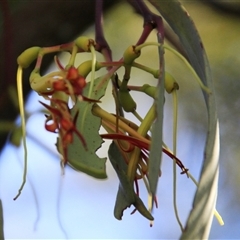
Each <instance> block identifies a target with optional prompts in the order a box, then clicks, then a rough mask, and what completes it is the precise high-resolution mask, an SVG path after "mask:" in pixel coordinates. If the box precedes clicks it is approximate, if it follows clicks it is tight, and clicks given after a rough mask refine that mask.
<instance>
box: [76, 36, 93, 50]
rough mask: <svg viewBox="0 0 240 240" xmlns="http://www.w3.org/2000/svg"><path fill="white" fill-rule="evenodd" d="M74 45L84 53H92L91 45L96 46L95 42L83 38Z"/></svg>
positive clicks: (78, 39) (79, 38)
mask: <svg viewBox="0 0 240 240" xmlns="http://www.w3.org/2000/svg"><path fill="white" fill-rule="evenodd" d="M74 43H75V44H76V46H77V47H78V48H80V49H82V50H83V51H84V52H90V45H95V44H96V43H95V41H94V40H93V39H91V38H88V37H85V36H81V37H78V38H77V39H76V40H75V41H74Z"/></svg>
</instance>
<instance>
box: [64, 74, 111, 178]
mask: <svg viewBox="0 0 240 240" xmlns="http://www.w3.org/2000/svg"><path fill="white" fill-rule="evenodd" d="M108 80H109V78H108V79H106V80H105V81H104V82H103V81H102V78H101V77H100V78H97V79H96V80H95V81H94V87H93V89H94V91H93V92H94V94H93V99H95V100H98V99H100V98H101V97H102V96H104V94H105V91H106V87H107V84H108ZM100 83H102V84H101V87H99V84H100ZM89 85H90V83H88V85H87V86H86V88H85V89H84V95H85V96H86V95H87V93H88V89H89ZM93 104H94V103H90V102H86V101H78V102H77V103H76V104H75V105H74V107H73V108H72V110H71V115H72V116H73V117H74V116H75V114H76V113H77V112H79V116H78V119H77V123H76V126H77V129H78V130H79V132H80V133H81V134H82V135H83V137H84V139H85V141H86V144H87V150H86V149H85V148H84V146H83V144H82V142H81V141H80V139H79V138H78V136H76V134H74V139H73V143H72V144H71V145H69V147H68V164H69V165H70V166H71V167H73V168H74V169H76V170H78V171H81V172H84V173H87V174H88V175H90V176H93V177H95V178H106V177H107V174H106V167H105V163H106V158H99V157H98V156H97V155H96V153H95V152H96V151H97V150H98V149H99V148H100V147H101V145H102V143H103V140H102V138H101V137H100V136H99V128H100V126H101V119H100V118H99V117H97V116H94V115H93V114H92V106H93Z"/></svg>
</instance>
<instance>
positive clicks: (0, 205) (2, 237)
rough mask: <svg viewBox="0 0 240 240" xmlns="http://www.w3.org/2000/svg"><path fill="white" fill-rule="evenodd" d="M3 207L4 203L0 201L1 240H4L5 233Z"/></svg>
mask: <svg viewBox="0 0 240 240" xmlns="http://www.w3.org/2000/svg"><path fill="white" fill-rule="evenodd" d="M3 226H4V224H3V207H2V201H1V200H0V239H1V240H4V233H3Z"/></svg>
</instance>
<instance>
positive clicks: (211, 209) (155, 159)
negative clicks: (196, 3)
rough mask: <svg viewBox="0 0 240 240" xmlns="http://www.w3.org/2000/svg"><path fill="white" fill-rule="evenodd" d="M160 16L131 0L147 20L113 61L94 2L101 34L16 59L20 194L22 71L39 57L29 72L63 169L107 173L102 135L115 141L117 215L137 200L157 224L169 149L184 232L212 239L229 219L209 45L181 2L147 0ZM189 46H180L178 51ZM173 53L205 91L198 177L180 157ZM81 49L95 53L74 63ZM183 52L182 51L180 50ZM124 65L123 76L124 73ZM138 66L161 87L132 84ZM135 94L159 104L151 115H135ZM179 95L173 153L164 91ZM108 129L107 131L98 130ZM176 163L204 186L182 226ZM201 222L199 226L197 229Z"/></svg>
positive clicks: (98, 175)
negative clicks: (220, 203) (214, 224)
mask: <svg viewBox="0 0 240 240" xmlns="http://www.w3.org/2000/svg"><path fill="white" fill-rule="evenodd" d="M149 2H150V3H152V5H153V6H155V7H156V9H157V10H158V11H159V12H160V14H161V15H156V14H154V13H152V12H151V11H150V10H149V9H148V7H147V5H146V4H145V2H144V1H142V0H136V1H133V2H131V4H132V5H133V7H135V9H136V10H137V11H138V12H140V14H141V15H142V17H143V31H142V33H141V34H140V35H139V40H138V41H137V42H136V43H130V44H129V47H128V48H127V49H126V50H125V51H124V52H123V54H122V58H121V59H119V60H117V61H116V60H113V59H112V54H111V49H110V46H109V44H108V42H107V40H106V39H105V37H104V34H103V28H102V25H101V18H102V1H96V21H95V39H91V38H88V37H86V36H80V37H78V38H77V39H76V40H74V41H72V42H70V43H64V44H60V45H58V46H52V47H38V46H34V47H30V48H28V49H27V50H25V51H24V52H23V53H22V54H21V55H20V56H19V57H18V59H17V62H18V65H19V67H18V71H17V85H18V97H19V103H20V114H21V119H22V132H23V144H24V149H25V168H24V174H23V182H22V185H21V187H20V189H19V192H18V194H17V196H16V197H15V198H14V199H17V198H18V196H19V195H20V194H21V191H22V189H23V187H24V184H25V182H26V175H27V144H26V130H25V116H24V102H23V96H22V71H23V69H25V68H28V67H29V66H30V64H31V63H33V62H34V61H36V64H35V67H34V69H33V70H32V73H31V75H30V77H29V82H30V85H31V88H32V89H33V90H34V91H35V92H37V93H38V94H39V95H40V96H42V97H43V98H44V99H45V100H46V102H41V101H40V103H41V104H42V105H43V106H44V107H45V108H46V110H47V112H48V113H47V114H46V120H45V128H46V130H47V131H50V132H53V133H55V134H56V135H57V138H56V147H57V150H58V152H59V156H60V159H61V160H60V161H61V168H62V171H64V166H65V165H66V164H68V165H70V166H71V167H72V168H73V169H75V170H77V171H81V172H84V173H86V174H88V175H90V176H93V177H95V178H99V179H103V178H106V177H107V173H106V168H105V164H106V158H99V157H98V156H97V154H96V151H97V150H98V149H99V148H101V146H102V143H103V140H112V143H111V145H110V147H109V151H108V157H109V160H110V161H111V164H112V166H113V168H114V169H115V171H116V173H117V175H118V178H119V181H120V184H119V189H118V193H117V197H116V204H115V209H114V216H115V217H116V218H117V219H121V218H122V215H123V211H124V210H125V209H126V208H127V207H130V206H131V205H134V207H135V210H134V212H135V211H139V212H140V213H141V214H142V215H143V216H144V217H146V218H147V219H149V220H150V224H151V225H152V223H153V220H154V218H153V216H152V209H153V205H154V204H155V205H156V206H157V193H156V192H157V183H158V179H159V176H161V170H160V167H161V155H162V152H163V153H165V154H166V155H167V156H169V158H171V159H172V161H173V171H174V186H173V188H174V201H173V202H174V210H175V215H176V219H177V221H178V223H179V225H180V228H181V230H182V232H183V234H182V238H199V239H200V238H206V237H207V236H208V233H209V226H210V224H211V219H212V215H213V213H215V215H216V217H217V218H218V220H219V221H220V223H221V224H223V222H222V220H221V217H220V216H219V214H218V213H217V211H216V210H215V202H216V188H217V186H216V184H217V172H218V124H217V117H216V112H215V103H214V91H213V86H212V83H211V78H210V74H209V69H208V62H207V58H206V56H205V52H204V48H203V45H202V43H201V40H200V38H199V36H198V34H197V31H196V29H195V27H194V25H193V22H192V21H191V19H190V17H189V15H188V14H187V12H186V11H185V10H184V9H183V7H182V6H181V5H180V4H179V3H178V2H177V1H173V0H171V1H153V0H149ZM163 18H164V19H165V20H166V21H167V22H168V24H169V25H170V26H171V27H172V29H173V31H174V32H175V33H176V34H177V35H178V37H179V40H180V41H179V43H180V45H181V47H179V45H176V49H173V48H171V47H169V46H167V45H165V43H164V39H165V37H164V36H165V29H164V24H163ZM153 30H156V33H157V41H156V42H148V41H147V38H148V36H149V34H150V33H151V32H152V31H153ZM149 46H155V47H156V50H158V55H159V67H158V68H157V69H153V68H151V67H149V66H145V65H143V64H141V63H140V60H141V52H142V51H147V48H148V47H149ZM180 49H181V50H182V49H183V50H184V51H179V50H180ZM165 51H171V52H172V53H174V54H175V55H176V57H177V58H179V59H180V60H181V61H183V62H184V63H185V64H186V65H187V66H188V68H189V69H190V70H191V72H192V73H193V74H194V76H195V79H196V80H197V81H198V84H199V86H200V88H201V89H202V90H203V95H204V99H205V102H206V105H207V110H208V120H209V127H208V130H207V142H206V146H205V152H204V155H203V156H204V159H203V168H202V174H201V178H200V182H199V183H197V181H196V180H195V179H194V178H193V176H192V175H191V174H190V171H189V170H188V169H187V168H186V167H185V166H184V165H183V163H182V161H181V160H180V159H179V158H178V157H177V151H176V149H177V107H178V104H177V102H178V101H177V91H178V90H179V84H178V83H177V81H176V80H175V79H174V77H173V76H172V75H171V74H170V73H168V72H166V71H165V62H164V52H165ZM60 52H68V53H69V54H70V58H69V60H68V63H67V64H66V65H65V66H63V65H62V64H61V63H60V61H59V59H58V57H57V56H55V58H54V60H55V63H56V65H57V67H58V71H54V72H51V73H49V74H46V75H42V74H41V64H42V61H43V59H44V56H45V55H46V54H49V53H56V54H57V53H60ZM83 52H88V53H89V54H91V56H92V59H91V60H88V61H84V62H82V63H81V64H80V65H79V66H76V63H75V62H76V61H75V60H76V56H78V55H80V56H81V53H83ZM96 52H99V53H101V54H102V55H103V57H104V59H105V60H104V61H98V59H97V55H96ZM180 52H184V53H180ZM120 68H122V69H123V70H124V74H123V75H122V76H120V75H119V73H118V70H119V69H120ZM132 68H136V69H137V70H138V71H139V73H141V71H145V72H147V73H149V79H151V78H154V79H156V80H157V86H156V85H149V82H150V81H149V79H147V81H146V83H145V84H144V85H142V86H139V85H136V84H135V83H134V82H132V81H131V72H132ZM100 69H105V70H106V73H105V74H103V75H102V76H98V77H96V76H97V71H98V70H100ZM109 84H111V86H112V96H113V99H112V102H113V104H114V105H115V109H116V112H115V113H109V112H107V111H105V110H104V106H102V104H101V98H102V97H103V96H104V95H105V91H106V88H107V86H108V85H109ZM132 91H138V92H141V93H142V95H143V96H144V95H148V96H150V97H152V98H153V104H152V106H151V107H150V108H149V110H148V111H147V113H146V115H145V116H143V117H142V116H140V115H139V114H138V112H137V103H136V101H135V100H134V99H133V97H132V96H131V92H132ZM165 93H167V94H171V95H172V97H173V103H174V104H173V149H172V150H170V148H169V147H168V146H166V144H164V141H163V139H162V128H163V108H164V94H165ZM125 112H130V113H132V114H133V115H134V116H136V118H137V119H138V120H140V122H141V123H140V125H139V126H138V125H137V124H135V123H134V122H132V121H130V120H129V119H127V118H126V117H125V115H124V113H125ZM100 126H102V127H103V128H104V129H105V130H106V133H104V134H100V133H99V128H100ZM176 166H178V167H179V168H180V169H181V173H182V174H185V175H186V176H187V177H189V178H190V179H192V180H193V181H194V183H195V184H196V185H197V187H198V189H197V192H196V196H195V199H194V203H193V209H192V211H191V214H190V216H189V219H188V223H187V227H185V228H184V227H183V226H182V224H181V221H180V218H179V216H178V211H177V204H176ZM140 180H143V182H144V184H145V186H146V189H147V192H148V206H145V204H144V201H142V199H141V198H140V192H139V185H138V182H139V181H140ZM198 226H200V227H198Z"/></svg>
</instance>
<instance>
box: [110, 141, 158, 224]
mask: <svg viewBox="0 0 240 240" xmlns="http://www.w3.org/2000/svg"><path fill="white" fill-rule="evenodd" d="M108 157H109V160H110V162H111V164H112V166H113V168H114V169H115V171H116V173H117V175H118V178H119V181H120V184H119V188H118V193H117V198H116V202H115V207H114V216H115V218H116V219H118V220H121V219H122V216H123V211H124V210H125V209H126V208H127V207H130V206H131V205H132V204H133V205H134V206H135V207H136V209H137V210H138V211H139V212H140V213H141V214H142V215H143V216H144V217H146V218H147V219H149V220H153V217H152V215H151V214H150V212H149V211H148V210H147V208H146V207H145V205H144V203H143V202H142V200H141V199H140V198H139V197H138V196H137V195H136V194H135V192H134V189H133V185H132V184H131V183H130V181H129V179H128V177H127V164H126V162H125V161H124V159H123V157H122V155H121V152H120V151H119V149H118V147H117V145H116V144H115V143H114V142H112V143H111V145H110V147H109V150H108Z"/></svg>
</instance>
